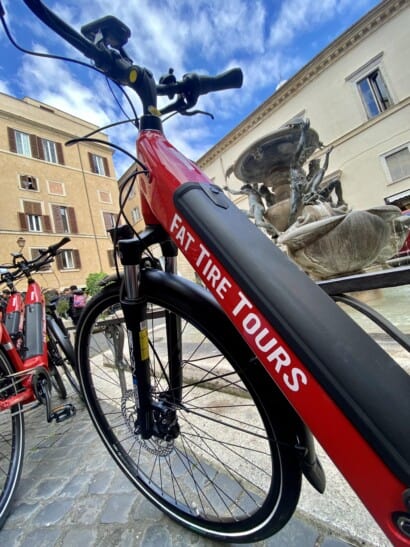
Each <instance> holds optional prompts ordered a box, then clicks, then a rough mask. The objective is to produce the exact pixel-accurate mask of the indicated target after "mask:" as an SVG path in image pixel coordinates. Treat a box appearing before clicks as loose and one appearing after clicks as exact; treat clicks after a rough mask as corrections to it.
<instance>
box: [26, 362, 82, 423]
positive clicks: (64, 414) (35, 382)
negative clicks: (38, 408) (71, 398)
mask: <svg viewBox="0 0 410 547" xmlns="http://www.w3.org/2000/svg"><path fill="white" fill-rule="evenodd" d="M31 382H32V386H33V391H34V393H35V396H36V398H37V400H38V401H39V402H40V403H41V404H43V405H45V407H46V416H47V422H48V423H50V422H52V421H53V420H55V421H56V423H61V422H64V421H65V420H68V419H69V418H71V417H72V416H74V415H75V413H76V408H75V406H74V405H73V404H71V403H66V404H64V405H60V406H58V407H56V408H51V380H50V375H49V374H48V371H47V370H46V369H45V368H43V367H37V368H36V369H35V370H33V373H32V376H31Z"/></svg>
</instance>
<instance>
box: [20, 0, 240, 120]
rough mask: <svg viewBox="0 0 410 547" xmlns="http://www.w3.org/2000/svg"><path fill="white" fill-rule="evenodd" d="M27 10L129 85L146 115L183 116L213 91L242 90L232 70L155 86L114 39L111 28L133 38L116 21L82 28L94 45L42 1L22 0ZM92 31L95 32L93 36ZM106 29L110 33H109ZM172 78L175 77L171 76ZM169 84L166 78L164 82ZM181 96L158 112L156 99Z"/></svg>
mask: <svg viewBox="0 0 410 547" xmlns="http://www.w3.org/2000/svg"><path fill="white" fill-rule="evenodd" d="M23 1H24V3H25V4H26V6H27V7H28V8H29V9H30V10H31V11H32V12H33V13H34V15H36V16H37V17H38V18H39V19H40V20H41V21H42V22H43V23H45V24H46V25H47V26H48V27H49V28H50V29H52V30H53V31H54V32H56V33H57V34H58V35H59V36H61V37H62V38H63V39H64V40H66V41H67V42H68V43H70V44H71V45H72V46H73V47H75V48H76V49H77V50H78V51H80V52H81V53H82V54H83V55H85V56H86V57H88V58H89V59H92V60H93V61H94V63H95V66H96V68H97V69H98V70H100V71H101V72H103V73H104V74H105V75H106V76H107V77H109V78H110V79H112V80H114V81H116V82H117V83H119V84H121V85H127V86H129V87H131V88H132V89H134V91H136V92H137V94H138V95H139V97H140V99H141V101H142V105H143V111H144V114H152V113H155V114H160V115H163V114H165V113H168V112H173V111H176V112H180V113H184V112H185V111H186V110H187V109H188V108H191V107H192V106H194V105H195V104H196V102H197V100H198V98H199V96H200V95H205V94H207V93H210V92H213V91H222V90H224V89H232V88H239V87H241V86H242V81H243V75H242V70H241V69H240V68H233V69H231V70H228V71H226V72H224V73H223V74H219V75H217V76H202V75H199V74H194V73H190V74H186V75H185V76H184V77H183V79H182V81H179V82H177V81H176V79H175V78H174V77H173V76H169V77H168V80H170V81H168V82H167V83H162V82H161V80H163V78H161V79H160V83H159V84H156V83H155V81H154V78H153V76H152V74H151V72H150V71H149V70H148V69H146V68H143V67H140V66H138V65H134V64H133V62H132V60H131V59H130V58H129V57H128V55H126V54H125V52H124V49H123V47H122V43H121V42H118V43H117V42H116V40H115V39H114V40H113V39H112V37H113V34H112V33H110V30H111V31H112V30H113V28H111V29H109V24H110V23H111V25H114V27H115V29H114V30H118V29H120V30H121V31H122V32H123V29H124V28H125V29H126V30H127V31H128V32H127V33H126V36H125V40H124V41H126V39H128V37H129V36H130V32H129V29H128V28H127V27H126V26H125V25H124V24H123V23H121V22H120V21H118V19H115V18H114V17H110V16H109V17H105V18H102V19H99V20H97V21H94V22H93V23H90V24H89V25H86V26H85V27H83V29H82V30H83V32H84V30H85V29H87V30H88V32H87V33H85V34H86V36H90V37H91V38H93V40H94V42H92V41H91V40H89V39H88V38H86V37H85V36H82V35H81V34H80V33H78V32H77V31H76V30H75V29H73V28H72V27H71V26H70V25H68V24H67V23H65V22H64V21H63V20H62V19H60V18H59V17H58V16H57V15H56V14H55V13H54V12H52V11H51V10H50V9H49V8H47V7H46V6H45V5H44V4H43V3H42V1H41V0H23ZM107 21H108V25H107ZM90 28H91V29H92V31H91V32H90ZM107 28H108V29H109V30H108V31H107ZM170 74H172V73H171V72H170ZM165 80H167V78H165ZM175 94H178V99H177V100H176V101H175V102H173V103H170V104H169V105H168V106H166V107H165V108H164V109H162V110H161V112H159V111H157V110H156V108H157V95H168V97H169V98H170V99H172V98H173V97H174V95H175Z"/></svg>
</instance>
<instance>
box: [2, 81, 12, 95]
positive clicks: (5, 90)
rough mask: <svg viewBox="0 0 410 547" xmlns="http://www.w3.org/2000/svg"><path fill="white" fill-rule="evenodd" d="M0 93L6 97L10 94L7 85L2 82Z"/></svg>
mask: <svg viewBox="0 0 410 547" xmlns="http://www.w3.org/2000/svg"><path fill="white" fill-rule="evenodd" d="M0 93H6V94H7V95H11V94H12V93H11V89H10V87H9V85H8V83H7V82H4V81H2V80H0Z"/></svg>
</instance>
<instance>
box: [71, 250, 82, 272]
mask: <svg viewBox="0 0 410 547" xmlns="http://www.w3.org/2000/svg"><path fill="white" fill-rule="evenodd" d="M72 253H73V259H74V267H75V268H78V269H80V268H81V260H80V251H79V250H78V249H73V251H72Z"/></svg>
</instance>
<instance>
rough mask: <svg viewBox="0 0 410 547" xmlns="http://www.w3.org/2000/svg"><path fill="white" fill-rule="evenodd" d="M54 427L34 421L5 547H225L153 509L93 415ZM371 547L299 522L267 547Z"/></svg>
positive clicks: (38, 414) (39, 416) (40, 418)
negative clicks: (113, 452)
mask: <svg viewBox="0 0 410 547" xmlns="http://www.w3.org/2000/svg"><path fill="white" fill-rule="evenodd" d="M73 402H74V403H75V404H76V406H77V409H78V410H77V414H76V416H74V417H73V418H71V419H70V420H67V421H66V422H64V423H62V424H54V423H53V424H47V423H46V422H45V418H44V414H43V413H44V410H43V409H42V408H38V409H36V410H34V411H32V412H31V413H30V414H28V415H26V426H27V427H26V431H27V435H26V454H25V461H24V468H23V474H22V478H21V481H20V485H19V487H18V491H17V495H16V498H15V500H14V503H13V507H12V511H11V514H10V516H9V518H8V520H7V521H6V524H5V525H4V527H3V529H2V530H1V531H0V545H1V546H2V547H39V546H42V547H51V546H62V547H78V546H87V547H88V546H97V545H98V546H99V547H100V546H107V547H108V546H124V547H130V546H134V545H135V546H137V545H138V546H139V545H141V546H144V547H148V546H153V547H154V546H155V547H159V546H161V547H166V546H173V547H177V546H178V547H182V546H185V545H186V546H188V545H196V546H198V547H202V546H212V545H222V544H220V543H217V542H214V541H210V540H207V539H205V538H202V537H199V536H198V535H196V534H194V533H192V532H190V531H188V530H185V529H184V528H182V527H180V526H179V525H177V524H175V523H174V522H172V521H171V520H170V519H169V518H167V517H166V516H165V515H163V514H162V513H161V512H160V511H159V510H157V509H156V508H155V507H154V506H153V505H152V504H151V503H149V502H148V501H146V500H145V499H144V498H143V497H142V496H141V495H140V494H139V493H138V492H136V490H135V488H134V487H133V486H132V485H131V483H130V482H129V481H128V479H126V478H125V476H124V475H123V474H122V472H121V471H120V470H119V469H117V467H116V465H115V464H114V462H113V461H112V460H111V457H110V456H109V454H108V452H107V451H106V449H105V447H104V446H103V445H102V443H101V441H100V439H99V438H98V435H97V433H96V432H95V430H94V428H93V426H92V424H91V422H90V420H89V418H88V413H87V411H86V409H85V408H84V407H83V405H82V403H81V402H80V401H78V399H76V398H74V397H73ZM352 544H353V545H359V544H361V545H363V543H361V542H359V541H357V540H356V541H351V542H350V541H349V535H348V534H346V536H345V537H342V536H341V534H340V533H332V531H331V530H330V529H329V528H327V529H324V528H323V526H321V525H320V524H319V522H314V521H308V520H307V519H304V518H301V517H300V516H297V515H296V516H294V517H293V518H292V519H291V521H290V522H289V523H288V525H287V526H286V527H285V528H284V529H283V530H282V531H281V532H280V533H279V534H277V535H275V536H273V537H272V538H270V539H268V540H266V541H263V542H259V543H258V545H261V546H265V545H266V546H282V547H283V546H292V547H299V546H300V547H310V546H311V547H343V546H346V545H352Z"/></svg>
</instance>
